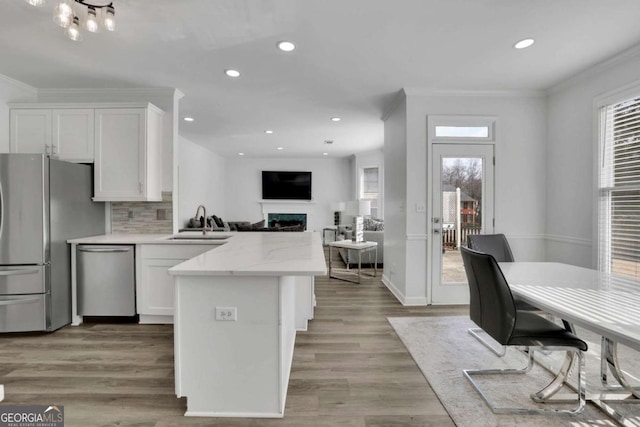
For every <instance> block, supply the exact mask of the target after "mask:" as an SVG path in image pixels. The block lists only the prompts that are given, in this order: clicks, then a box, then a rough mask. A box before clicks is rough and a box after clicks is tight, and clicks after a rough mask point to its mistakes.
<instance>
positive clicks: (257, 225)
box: [251, 219, 264, 230]
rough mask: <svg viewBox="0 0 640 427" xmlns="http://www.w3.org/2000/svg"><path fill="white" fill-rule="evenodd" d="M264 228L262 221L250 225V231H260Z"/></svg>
mask: <svg viewBox="0 0 640 427" xmlns="http://www.w3.org/2000/svg"><path fill="white" fill-rule="evenodd" d="M263 228H264V219H263V220H262V221H258V222H255V223H253V224H251V229H252V230H262V229H263Z"/></svg>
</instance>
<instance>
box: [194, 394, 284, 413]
mask: <svg viewBox="0 0 640 427" xmlns="http://www.w3.org/2000/svg"><path fill="white" fill-rule="evenodd" d="M187 399H188V397H187ZM188 403H189V402H188V400H187V405H188ZM184 415H185V417H225V418H229V417H233V418H283V417H284V414H282V413H278V412H215V411H190V410H188V409H187V411H186V412H185V413H184Z"/></svg>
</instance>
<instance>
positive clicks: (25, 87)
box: [0, 74, 38, 95]
mask: <svg viewBox="0 0 640 427" xmlns="http://www.w3.org/2000/svg"><path fill="white" fill-rule="evenodd" d="M0 81H3V82H5V83H7V84H10V85H11V86H14V87H16V88H18V89H23V90H26V91H29V92H32V93H33V94H34V95H36V94H37V93H38V89H37V88H35V87H33V86H31V85H28V84H26V83H23V82H21V81H19V80H16V79H12V78H11V77H9V76H5V75H4V74H0Z"/></svg>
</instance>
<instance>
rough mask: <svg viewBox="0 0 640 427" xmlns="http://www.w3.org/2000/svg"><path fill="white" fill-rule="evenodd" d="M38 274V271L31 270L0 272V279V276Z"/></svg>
mask: <svg viewBox="0 0 640 427" xmlns="http://www.w3.org/2000/svg"><path fill="white" fill-rule="evenodd" d="M38 273H40V270H38V269H33V270H0V277H1V276H18V275H20V274H38Z"/></svg>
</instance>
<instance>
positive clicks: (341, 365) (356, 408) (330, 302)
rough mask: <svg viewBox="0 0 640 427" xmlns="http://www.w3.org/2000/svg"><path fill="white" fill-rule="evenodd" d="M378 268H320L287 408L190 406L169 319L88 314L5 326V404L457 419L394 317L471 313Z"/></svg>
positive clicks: (288, 417) (398, 421) (298, 417)
mask: <svg viewBox="0 0 640 427" xmlns="http://www.w3.org/2000/svg"><path fill="white" fill-rule="evenodd" d="M380 275H381V272H380V271H379V272H378V277H377V278H371V279H364V280H363V281H362V283H361V284H360V285H357V284H352V283H348V282H344V281H341V280H336V279H328V278H327V277H320V278H317V280H316V298H317V307H316V312H315V319H314V320H313V321H312V322H310V324H309V331H307V332H300V333H298V335H297V338H296V346H295V352H294V361H293V367H292V372H291V379H290V382H289V390H288V397H287V404H286V410H285V417H284V419H277V420H266V419H262V420H261V419H251V420H249V419H229V418H185V417H183V416H182V414H183V413H184V410H185V400H184V399H177V398H176V397H175V395H174V384H173V333H172V327H171V326H170V325H167V326H165V325H136V324H85V325H83V326H81V327H65V328H63V329H61V330H59V331H57V332H55V333H51V334H15V335H4V336H3V337H2V338H1V340H2V341H1V343H2V345H1V346H0V383H2V384H4V385H5V395H6V396H5V401H4V402H2V404H3V405H6V404H39V405H49V404H58V405H64V410H65V418H66V424H65V425H66V426H67V427H69V426H83V427H88V426H158V427H169V426H327V427H328V426H348V427H351V426H353V427H382V426H385V427H386V426H398V427H399V426H447V425H453V422H452V421H451V419H450V418H449V416H448V415H447V413H446V411H445V410H444V408H443V406H442V405H441V404H440V402H439V400H438V398H437V397H436V396H435V394H434V393H433V391H432V390H431V388H430V387H429V385H428V383H427V382H426V380H425V379H424V377H423V375H422V373H421V372H420V370H419V369H418V367H417V365H416V364H415V362H414V361H413V359H412V358H411V356H410V355H409V353H408V352H407V350H406V349H405V347H404V345H403V344H402V342H401V341H400V339H399V338H398V337H397V335H396V334H395V332H394V331H393V329H392V328H391V326H390V325H389V323H388V322H387V320H386V317H387V316H446V315H464V314H466V313H467V308H466V307H428V308H427V307H412V308H410V307H403V306H402V305H401V304H400V303H398V302H397V301H396V299H395V298H394V297H393V296H392V295H391V293H390V292H389V291H388V290H387V289H386V287H385V286H384V285H383V284H382V283H381V282H380Z"/></svg>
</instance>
